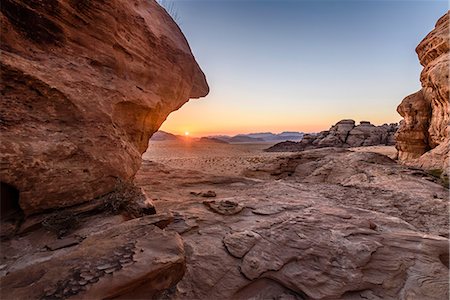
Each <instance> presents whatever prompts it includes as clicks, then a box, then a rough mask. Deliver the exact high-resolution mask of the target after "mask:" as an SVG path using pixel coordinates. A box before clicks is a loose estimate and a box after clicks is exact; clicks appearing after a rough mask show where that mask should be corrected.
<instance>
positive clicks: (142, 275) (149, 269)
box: [0, 214, 185, 299]
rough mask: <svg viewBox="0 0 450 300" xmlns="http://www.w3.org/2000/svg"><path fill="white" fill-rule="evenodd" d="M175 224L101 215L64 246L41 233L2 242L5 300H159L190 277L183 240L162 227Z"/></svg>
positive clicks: (158, 217) (166, 217)
mask: <svg viewBox="0 0 450 300" xmlns="http://www.w3.org/2000/svg"><path fill="white" fill-rule="evenodd" d="M170 219H171V216H170V215H167V214H165V215H164V214H163V215H156V216H147V217H142V218H138V219H133V220H131V221H127V222H122V220H121V217H120V216H116V217H114V216H107V215H101V216H100V215H96V216H95V217H93V218H91V219H88V220H84V221H85V222H86V223H84V224H83V226H81V227H80V228H78V229H77V230H76V231H75V232H74V233H73V236H72V237H67V238H65V239H63V240H54V238H55V236H54V234H52V233H50V232H45V231H42V230H38V231H35V232H33V233H31V234H29V235H27V236H25V237H22V238H16V239H13V240H10V241H6V242H3V243H2V259H1V260H2V270H1V273H2V274H1V277H0V283H1V286H2V293H1V294H2V298H4V299H67V298H70V297H75V298H82V299H105V298H108V299H109V298H116V297H122V298H125V299H143V298H146V299H149V298H152V297H155V296H157V295H159V294H161V293H163V292H164V291H165V290H166V289H169V288H171V287H173V286H174V285H175V284H176V283H177V282H178V281H179V280H180V279H181V278H182V277H183V274H184V272H185V256H184V247H183V242H182V240H181V238H180V237H179V235H178V234H177V233H175V232H173V231H172V232H168V231H164V230H161V229H160V228H158V227H157V226H161V225H159V224H161V223H168V222H170ZM155 225H157V226H155ZM73 240H76V241H75V242H71V241H73ZM57 243H58V244H59V245H60V247H56V249H52V247H50V246H49V245H55V244H57ZM44 245H45V248H47V250H46V249H45V248H44Z"/></svg>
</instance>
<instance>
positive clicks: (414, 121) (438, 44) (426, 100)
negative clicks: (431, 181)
mask: <svg viewBox="0 0 450 300" xmlns="http://www.w3.org/2000/svg"><path fill="white" fill-rule="evenodd" d="M448 18H449V14H448V13H447V14H445V15H444V16H443V17H442V18H440V19H439V21H438V22H437V23H436V27H435V29H433V30H432V31H431V32H430V33H429V34H428V35H427V36H426V37H425V38H424V39H423V41H422V42H421V43H420V44H419V45H418V46H417V48H416V52H417V54H418V57H419V60H420V63H421V64H422V66H423V67H424V68H423V70H422V73H421V75H420V82H421V83H422V89H421V90H420V91H418V92H416V93H414V94H412V95H409V96H407V97H406V98H405V99H404V100H403V101H402V103H401V104H400V105H399V106H398V108H397V111H398V113H399V114H400V115H401V116H402V117H403V118H404V121H403V122H402V124H401V126H400V129H399V131H398V133H397V145H396V147H397V149H398V151H399V159H400V160H401V161H403V162H405V163H408V164H413V165H417V166H420V167H423V168H426V169H444V170H445V169H447V168H448V151H449V136H448V121H449V108H448V106H449V105H448V103H449V78H448V75H449V57H450V54H449V50H450V45H449V40H448V36H449V25H448V21H449V19H448Z"/></svg>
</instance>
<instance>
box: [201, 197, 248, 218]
mask: <svg viewBox="0 0 450 300" xmlns="http://www.w3.org/2000/svg"><path fill="white" fill-rule="evenodd" d="M203 204H205V205H206V206H207V207H209V208H210V209H211V210H212V211H213V212H215V213H218V214H221V215H226V216H228V215H235V214H238V213H240V212H241V210H242V209H243V208H244V207H243V206H242V205H241V204H239V203H238V202H236V201H234V199H220V200H211V201H203Z"/></svg>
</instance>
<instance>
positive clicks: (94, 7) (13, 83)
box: [0, 0, 208, 214]
mask: <svg viewBox="0 0 450 300" xmlns="http://www.w3.org/2000/svg"><path fill="white" fill-rule="evenodd" d="M0 10H1V15H0V18H1V36H2V43H1V45H0V47H1V50H2V55H1V69H2V80H1V83H0V89H1V93H2V101H1V104H0V117H1V122H0V139H1V141H2V143H0V153H1V160H2V164H1V169H0V176H1V181H2V182H5V183H7V184H9V185H11V186H13V187H14V188H16V189H17V190H18V191H19V192H20V207H21V208H22V209H23V210H24V212H25V213H26V214H31V213H35V212H38V211H43V210H46V209H50V208H56V207H63V206H70V205H73V204H76V203H80V202H83V201H87V200H90V199H93V198H95V197H97V196H99V195H102V194H105V193H107V192H110V191H111V190H112V189H113V188H114V185H115V184H116V181H117V179H118V178H119V179H122V180H123V181H130V180H132V178H133V176H134V174H135V173H136V171H137V170H138V169H139V166H140V162H141V154H142V153H143V152H144V151H145V150H146V148H147V143H148V140H149V138H150V136H151V135H152V134H153V133H154V132H155V131H157V129H158V128H159V126H160V125H161V123H162V122H163V121H164V120H165V118H166V117H167V115H168V114H169V113H170V112H172V111H174V110H176V109H178V108H180V107H181V106H182V105H183V104H184V103H185V102H186V101H188V99H189V98H198V97H202V96H205V95H206V94H207V93H208V85H207V83H206V80H205V76H204V75H203V73H202V71H201V70H200V68H199V66H198V65H197V63H196V61H195V59H194V57H193V56H192V53H191V51H190V49H189V46H188V44H187V42H186V40H185V38H184V36H183V34H182V33H181V31H180V29H179V28H178V26H177V25H176V24H175V22H174V21H173V20H172V19H171V17H170V16H169V15H168V14H167V13H166V11H165V10H164V9H163V8H161V7H160V6H159V5H158V4H157V3H156V2H155V1H153V0H151V1H149V0H136V1H120V0H112V1H62V0H52V1H38V0H29V1H23V0H5V1H2V5H1V9H0ZM16 201H17V199H16Z"/></svg>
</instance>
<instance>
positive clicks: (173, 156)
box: [143, 141, 291, 176]
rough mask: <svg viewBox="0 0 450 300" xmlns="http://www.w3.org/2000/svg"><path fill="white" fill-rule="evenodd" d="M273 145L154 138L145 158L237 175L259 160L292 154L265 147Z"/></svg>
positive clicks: (177, 165) (215, 173)
mask: <svg viewBox="0 0 450 300" xmlns="http://www.w3.org/2000/svg"><path fill="white" fill-rule="evenodd" d="M272 145H273V143H258V144H220V143H214V142H197V141H158V142H152V141H151V142H150V143H149V148H148V150H147V152H146V153H145V154H144V155H143V159H144V160H150V161H153V162H157V163H161V164H163V165H165V166H167V167H170V168H177V169H183V170H195V171H201V172H203V173H207V174H213V175H226V176H236V175H240V174H241V173H242V172H243V171H244V170H245V169H247V168H249V167H251V166H253V165H255V164H259V163H263V162H267V161H270V160H272V159H274V158H277V157H282V156H286V155H290V154H291V153H269V152H264V151H263V150H264V149H266V148H269V147H270V146H272Z"/></svg>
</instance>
